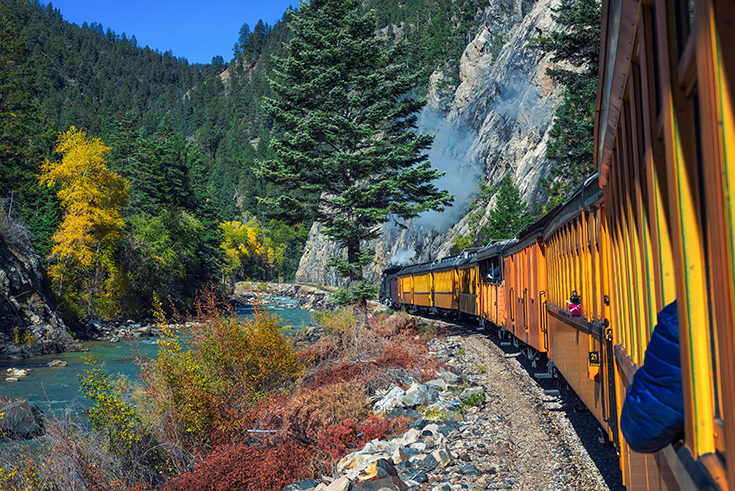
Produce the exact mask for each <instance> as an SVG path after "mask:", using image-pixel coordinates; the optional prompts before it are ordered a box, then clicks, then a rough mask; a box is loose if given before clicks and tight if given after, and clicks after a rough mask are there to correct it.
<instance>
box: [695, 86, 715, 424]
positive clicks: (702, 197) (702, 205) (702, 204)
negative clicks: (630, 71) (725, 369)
mask: <svg viewBox="0 0 735 491" xmlns="http://www.w3.org/2000/svg"><path fill="white" fill-rule="evenodd" d="M692 104H693V106H694V130H695V131H694V133H695V139H696V157H697V162H696V165H697V174H698V176H697V177H698V181H699V215H700V221H701V227H702V237H703V239H704V241H705V243H704V247H703V248H702V249H703V252H704V274H705V285H707V289H708V290H710V289H711V286H712V278H711V271H710V258H709V254H710V253H709V246H708V244H707V241H708V237H707V228H708V226H707V220H708V219H707V203H706V191H705V176H704V167H703V160H702V135H701V131H702V126H701V119H700V118H701V115H700V109H699V93H698V92H697V91H696V90H695V91H694V94H693V96H692ZM707 298H712V296H711V294H710V292H709V291H708V292H707ZM707 317H708V318H709V319H708V320H709V322H708V324H709V328H710V332H709V338H710V339H709V341H710V357H711V363H712V387H713V395H714V409H715V414H714V416H715V418H721V411H720V406H721V401H720V377H719V373H720V370H719V357H718V349H717V330H716V328H715V327H716V326H715V323H714V318H713V313H712V302H707Z"/></svg>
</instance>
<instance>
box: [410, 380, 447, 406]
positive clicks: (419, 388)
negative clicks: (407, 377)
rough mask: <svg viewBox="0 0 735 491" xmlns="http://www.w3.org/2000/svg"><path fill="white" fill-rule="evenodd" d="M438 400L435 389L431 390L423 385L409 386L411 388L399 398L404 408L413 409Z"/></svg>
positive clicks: (414, 384)
mask: <svg viewBox="0 0 735 491" xmlns="http://www.w3.org/2000/svg"><path fill="white" fill-rule="evenodd" d="M438 399H439V394H438V393H437V391H436V389H432V388H430V387H428V386H426V385H424V384H417V383H413V384H411V387H409V389H408V390H407V391H406V393H405V394H404V395H403V396H402V397H401V402H402V403H403V405H404V406H408V407H415V406H423V405H425V404H429V403H432V402H435V401H437V400H438Z"/></svg>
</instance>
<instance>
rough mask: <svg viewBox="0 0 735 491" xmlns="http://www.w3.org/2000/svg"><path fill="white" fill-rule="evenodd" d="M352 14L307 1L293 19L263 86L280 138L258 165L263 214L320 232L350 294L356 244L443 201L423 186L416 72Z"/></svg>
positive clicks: (360, 262) (361, 258) (361, 261)
mask: <svg viewBox="0 0 735 491" xmlns="http://www.w3.org/2000/svg"><path fill="white" fill-rule="evenodd" d="M359 7H360V2H359V0H345V1H335V0H311V2H310V3H308V4H307V3H302V5H301V7H300V11H299V12H298V13H297V14H295V15H294V16H293V21H292V25H291V28H292V30H293V38H292V39H291V41H290V42H289V43H288V46H287V53H288V54H287V56H285V57H283V58H281V59H279V60H278V66H279V69H278V70H279V71H277V73H276V76H275V77H274V79H273V80H271V87H272V89H273V91H274V93H275V95H276V98H275V99H270V98H266V99H265V100H264V108H265V110H266V111H267V113H268V114H269V115H270V117H271V118H273V120H274V122H275V124H276V129H277V130H279V133H280V132H282V133H281V134H282V135H283V136H282V137H280V138H274V139H273V140H272V143H271V145H272V149H273V151H274V154H275V158H273V159H271V160H266V161H261V162H259V163H258V170H259V173H260V174H261V175H262V176H263V177H265V178H266V179H268V180H269V181H272V182H274V183H276V184H278V185H280V186H282V188H283V191H284V192H283V194H281V195H280V196H276V197H273V198H268V199H267V200H266V201H267V202H268V203H269V204H270V205H272V206H274V207H276V208H277V209H279V210H280V211H281V212H284V213H285V214H288V215H290V216H291V217H292V218H304V217H306V218H311V219H313V220H315V221H317V222H319V223H321V224H323V225H324V226H325V227H324V234H325V235H326V236H327V237H328V238H329V239H330V240H333V241H336V242H337V243H338V244H339V245H340V246H341V247H343V248H345V249H346V250H347V262H345V261H343V260H341V259H336V260H333V261H331V265H332V266H333V267H335V268H336V269H337V270H338V271H339V272H340V273H341V274H343V275H344V276H347V277H349V279H350V284H351V285H352V286H353V287H357V286H358V285H361V284H362V282H363V272H362V267H363V266H364V265H366V264H369V263H370V262H372V259H371V256H372V254H371V252H370V251H365V250H363V249H362V243H364V241H367V240H371V239H375V238H377V237H378V236H379V234H380V228H379V226H380V225H381V224H383V223H385V222H388V221H389V220H393V221H396V222H397V223H399V222H401V221H402V220H405V219H410V218H413V217H416V216H418V215H419V214H420V213H421V212H423V211H426V210H431V209H438V210H442V209H444V207H445V206H448V205H449V204H450V203H451V201H452V196H451V195H450V194H449V193H448V192H446V191H441V190H439V189H438V188H437V187H436V186H435V185H434V184H433V181H435V180H436V179H438V178H439V177H440V176H441V173H440V172H439V171H437V170H436V169H434V168H432V167H431V164H430V162H428V160H427V159H428V156H427V155H426V153H425V151H426V150H427V149H428V148H429V147H430V146H431V143H432V141H433V137H432V136H430V135H418V134H416V131H415V130H416V113H417V112H418V111H419V110H420V109H421V108H422V107H423V106H424V104H425V100H423V99H422V100H417V99H414V98H412V97H410V96H408V93H409V91H411V90H412V89H413V88H414V87H415V86H416V83H417V80H418V77H419V75H420V73H419V71H413V72H409V71H408V69H407V67H406V66H405V64H403V63H402V62H401V49H400V46H395V47H390V48H387V47H385V45H384V43H383V42H382V41H381V40H378V39H377V38H376V37H375V29H376V22H375V15H374V13H373V12H369V13H367V14H362V13H360V12H359ZM296 190H303V191H306V193H307V195H306V196H297V195H295V194H294V193H293V192H294V191H296ZM357 291H358V292H361V293H359V294H357V295H356V296H355V297H353V299H354V300H356V301H357V305H358V308H357V309H356V312H357V313H358V314H359V316H358V322H360V323H366V321H367V317H366V315H365V312H366V311H365V309H364V306H365V297H366V296H367V295H369V294H370V289H369V288H365V285H364V284H362V288H360V289H358V290H357ZM363 316H364V318H363Z"/></svg>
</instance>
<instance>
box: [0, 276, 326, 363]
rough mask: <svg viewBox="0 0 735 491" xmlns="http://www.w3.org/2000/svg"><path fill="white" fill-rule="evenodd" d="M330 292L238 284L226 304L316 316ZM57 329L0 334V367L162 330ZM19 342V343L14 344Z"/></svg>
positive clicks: (124, 324) (145, 323)
mask: <svg viewBox="0 0 735 491" xmlns="http://www.w3.org/2000/svg"><path fill="white" fill-rule="evenodd" d="M330 293H332V290H330V289H326V288H320V287H317V286H313V285H297V284H292V283H262V282H240V283H237V284H236V285H235V286H234V293H233V294H232V295H230V296H229V300H230V301H231V302H232V303H233V305H235V306H236V311H237V310H238V309H239V310H240V313H247V312H249V310H248V307H250V306H252V304H253V301H254V300H256V299H257V301H258V302H260V304H261V305H263V306H265V307H266V308H269V309H276V310H284V309H302V310H307V311H309V312H317V311H323V310H329V309H332V308H334V303H333V302H332V300H331V298H330ZM59 324H60V326H61V327H60V328H55V327H54V326H51V325H49V324H38V325H34V326H31V327H29V328H28V329H27V330H28V332H30V333H31V335H32V337H33V339H32V340H31V339H17V340H13V339H12V337H11V336H7V335H5V336H3V335H2V334H1V333H0V364H4V365H10V364H12V363H11V362H12V361H18V360H23V359H28V358H34V357H39V356H43V355H48V354H60V353H67V352H84V351H86V348H85V347H84V343H88V342H111V343H118V342H128V341H130V340H135V339H146V338H156V337H158V336H160V335H161V330H162V326H161V325H160V323H158V322H157V321H155V320H154V319H152V318H145V319H138V320H133V319H127V320H117V321H111V322H102V321H99V320H94V319H90V320H88V321H87V322H85V323H84V324H82V325H81V326H79V327H78V328H77V329H75V331H74V332H73V335H72V334H71V333H70V331H69V330H68V329H67V328H66V327H65V326H64V325H63V323H62V322H61V321H60V320H59ZM195 326H196V322H193V321H189V320H182V321H181V322H178V323H170V324H168V327H169V328H170V329H172V330H174V331H177V330H180V329H189V328H191V327H195ZM14 341H19V342H14Z"/></svg>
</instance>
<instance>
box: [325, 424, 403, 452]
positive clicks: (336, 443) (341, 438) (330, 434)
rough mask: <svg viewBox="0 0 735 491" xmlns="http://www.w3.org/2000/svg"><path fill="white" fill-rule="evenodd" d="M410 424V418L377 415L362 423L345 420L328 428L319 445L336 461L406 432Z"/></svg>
mask: <svg viewBox="0 0 735 491" xmlns="http://www.w3.org/2000/svg"><path fill="white" fill-rule="evenodd" d="M409 422H410V419H408V418H385V417H381V416H375V415H372V416H370V417H369V418H368V419H367V420H366V421H364V422H362V423H354V422H353V421H352V420H351V419H345V420H343V421H341V422H340V423H339V424H336V425H333V426H330V427H329V428H326V429H325V430H324V431H323V432H322V434H321V436H320V437H319V445H320V446H321V447H322V449H324V450H326V451H327V452H329V453H330V454H331V455H332V457H334V458H335V459H336V458H339V457H341V456H342V455H345V454H347V453H349V452H351V451H353V450H356V449H359V448H362V447H363V446H365V444H366V443H368V442H370V441H372V440H375V439H376V438H377V439H379V440H383V439H385V438H387V437H389V436H391V435H393V434H396V433H403V432H405V431H406V430H407V429H408V423H409Z"/></svg>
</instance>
